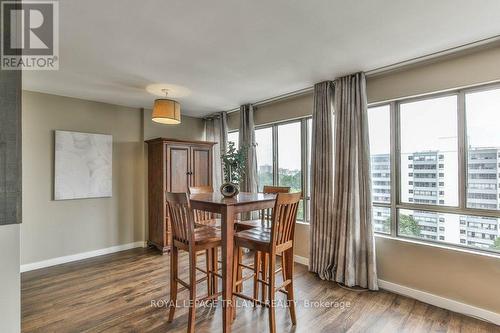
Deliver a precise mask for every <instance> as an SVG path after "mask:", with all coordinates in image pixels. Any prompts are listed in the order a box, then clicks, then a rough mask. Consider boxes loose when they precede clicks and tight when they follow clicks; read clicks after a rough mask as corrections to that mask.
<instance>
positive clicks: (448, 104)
mask: <svg viewBox="0 0 500 333" xmlns="http://www.w3.org/2000/svg"><path fill="white" fill-rule="evenodd" d="M499 106H500V88H499V87H498V85H497V86H496V87H493V88H492V87H486V88H484V87H483V88H473V89H466V90H459V91H455V92H451V93H446V94H436V95H433V96H430V97H429V96H427V97H423V98H418V99H407V100H399V101H394V102H392V103H390V104H386V105H384V106H376V107H370V108H369V109H368V122H369V130H370V148H371V154H372V156H371V165H372V189H373V194H372V195H373V200H372V201H373V221H374V230H375V231H376V232H378V233H387V234H390V235H392V236H393V237H407V238H414V239H419V240H422V241H425V242H438V243H442V244H448V245H452V246H458V247H467V248H472V249H477V250H485V251H493V252H500V131H499V130H498V124H499V123H500V112H499V111H500V109H499ZM381 110H386V111H381ZM375 117H379V118H380V119H378V120H379V121H376V120H374V118H375ZM382 119H383V120H382ZM381 133H382V134H381ZM380 137H382V139H384V140H385V142H386V143H385V147H384V149H381V148H380V146H379V147H378V148H377V147H376V144H377V143H379V142H381V141H382V139H381V138H380ZM391 138H392V140H391ZM462 152H463V153H462ZM380 155H383V157H384V159H382V158H381V156H380ZM384 161H385V163H387V165H384V164H383V163H384ZM391 162H395V163H396V165H394V166H391V165H390V163H391ZM392 170H397V172H396V173H395V174H394V173H393V172H391V171H392ZM392 184H399V185H398V187H397V188H393V185H392Z"/></svg>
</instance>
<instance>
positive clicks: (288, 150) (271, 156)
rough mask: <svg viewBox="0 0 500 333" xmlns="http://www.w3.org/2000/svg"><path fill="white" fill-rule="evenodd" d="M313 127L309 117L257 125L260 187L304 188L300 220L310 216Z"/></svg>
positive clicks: (298, 215) (300, 189) (256, 140)
mask: <svg viewBox="0 0 500 333" xmlns="http://www.w3.org/2000/svg"><path fill="white" fill-rule="evenodd" d="M311 127H312V119H311V117H307V118H303V119H300V120H296V121H290V122H282V123H274V124H268V125H265V126H261V127H257V128H256V129H255V142H256V144H257V148H256V151H257V173H258V185H259V191H262V190H263V188H264V186H265V185H275V186H289V187H290V188H291V191H292V192H302V193H303V200H301V202H300V205H299V210H298V212H297V220H299V221H304V222H307V221H309V219H310V213H309V212H310V209H309V207H310V206H309V205H310V193H311V190H310V179H309V177H310V171H311V130H312V128H311ZM233 133H237V132H233ZM231 134H232V133H231ZM234 138H235V136H233V139H232V140H235V139H234ZM228 140H230V141H231V138H230V137H228Z"/></svg>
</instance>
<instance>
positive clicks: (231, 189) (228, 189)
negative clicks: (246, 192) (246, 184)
mask: <svg viewBox="0 0 500 333" xmlns="http://www.w3.org/2000/svg"><path fill="white" fill-rule="evenodd" d="M220 193H221V194H222V195H223V196H224V197H226V198H232V197H234V196H235V195H238V193H240V189H239V187H238V185H237V184H233V183H224V184H222V186H221V187H220Z"/></svg>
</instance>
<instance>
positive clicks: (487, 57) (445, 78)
mask: <svg viewBox="0 0 500 333" xmlns="http://www.w3.org/2000/svg"><path fill="white" fill-rule="evenodd" d="M498 80H500V47H499V46H495V47H490V48H483V49H480V50H477V51H474V52H471V51H469V52H467V53H466V54H463V55H460V56H453V57H446V59H442V60H435V61H432V62H429V63H426V64H422V65H420V66H412V67H411V68H408V69H406V70H399V71H394V72H392V73H388V74H385V75H378V76H376V77H369V78H368V79H367V93H368V102H369V103H374V102H379V101H385V100H390V99H395V98H400V97H407V96H415V95H420V94H425V93H430V92H435V91H441V90H448V89H453V88H459V87H463V86H469V85H476V84H480V83H485V82H490V81H498ZM312 107H313V97H312V94H311V93H309V94H305V95H302V96H298V97H295V98H293V99H288V100H284V101H280V102H276V103H272V104H267V105H263V106H260V107H257V109H256V111H255V123H256V124H257V125H259V124H264V123H269V122H272V121H279V120H285V119H292V118H297V117H300V116H309V115H311V114H312ZM238 117H239V116H238V113H232V114H230V116H229V121H228V124H229V127H230V128H231V129H236V128H238V119H239V118H238ZM296 240H297V241H296V249H295V253H296V255H298V256H301V257H306V258H307V257H308V256H309V226H308V225H304V224H298V225H297V230H296ZM376 245H377V267H378V271H379V277H380V278H381V279H383V280H386V281H389V282H393V283H397V284H400V285H404V286H407V287H410V288H414V289H418V290H422V291H427V292H430V293H433V294H436V295H439V296H442V297H446V298H450V299H454V300H457V301H460V302H463V303H467V304H470V305H474V306H478V307H481V308H484V309H488V310H490V311H494V312H497V313H500V301H499V299H500V283H499V281H500V258H492V257H488V256H484V255H478V254H473V253H466V252H459V251H455V250H450V249H443V248H438V247H431V246H427V245H423V244H417V243H408V242H405V241H402V240H394V239H389V238H383V237H377V239H376Z"/></svg>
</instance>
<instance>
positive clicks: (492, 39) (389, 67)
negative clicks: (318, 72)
mask: <svg viewBox="0 0 500 333" xmlns="http://www.w3.org/2000/svg"><path fill="white" fill-rule="evenodd" d="M499 41H500V35H495V36H493V37H489V38H484V39H481V40H478V41H475V42H471V43H467V44H462V45H460V46H456V47H452V48H448V49H445V50H442V51H438V52H434V53H430V54H426V55H424V56H420V57H415V58H411V59H408V60H403V61H400V62H397V63H395V64H391V65H386V66H382V67H378V68H374V69H371V70H368V71H365V75H366V76H367V77H369V76H376V75H381V74H384V73H388V72H392V71H395V70H398V69H401V68H403V67H406V66H410V65H414V64H416V63H420V62H425V61H429V60H433V59H436V58H439V57H443V56H446V55H450V54H453V53H457V52H460V51H465V50H468V49H472V48H475V47H479V46H484V45H487V44H492V43H495V42H499ZM313 88H314V87H313V86H309V87H306V88H302V89H299V90H295V91H291V92H289V93H286V94H282V95H278V96H274V97H270V98H266V99H263V100H260V101H257V102H255V103H252V105H253V106H259V105H260V106H262V105H264V104H268V103H272V102H277V101H280V100H283V99H288V98H291V97H297V96H300V95H304V94H307V93H309V92H311V91H313ZM239 110H240V108H239V107H238V108H234V109H231V110H228V111H226V113H228V114H229V113H233V112H238V111H239Z"/></svg>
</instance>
